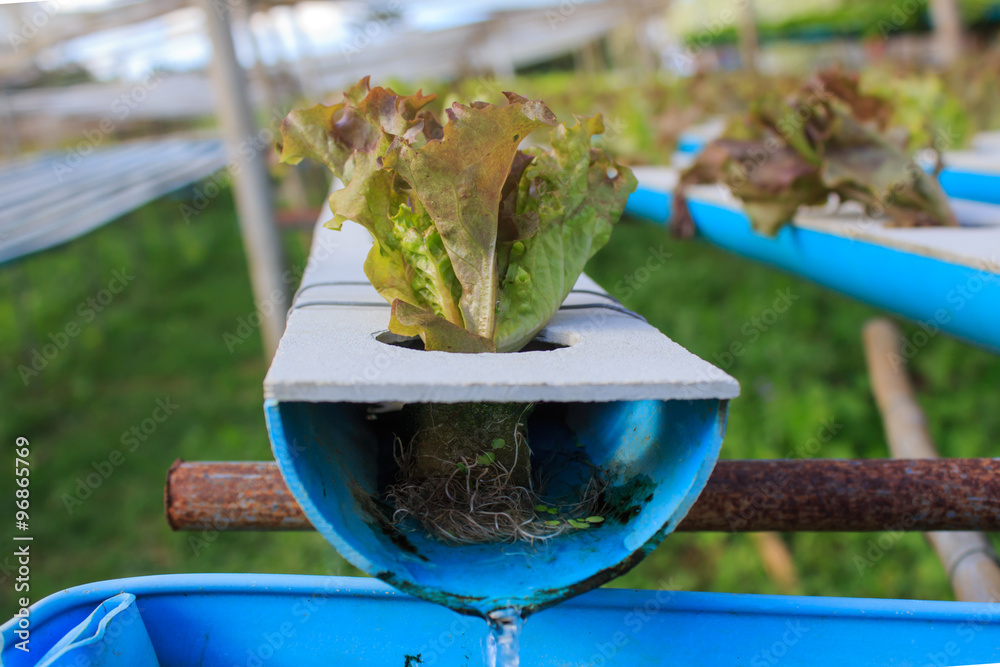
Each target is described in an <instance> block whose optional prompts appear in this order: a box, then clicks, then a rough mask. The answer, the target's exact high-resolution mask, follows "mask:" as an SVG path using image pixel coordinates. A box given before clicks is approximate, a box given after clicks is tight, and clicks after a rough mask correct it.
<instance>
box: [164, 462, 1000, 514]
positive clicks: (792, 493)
mask: <svg viewBox="0 0 1000 667" xmlns="http://www.w3.org/2000/svg"><path fill="white" fill-rule="evenodd" d="M165 504H166V513H167V521H168V522H169V524H170V527H171V528H173V529H174V530H311V529H312V526H311V525H310V523H309V520H308V519H307V518H306V517H305V515H304V514H303V513H302V510H301V509H300V508H299V506H298V505H297V504H296V502H295V499H294V498H292V496H291V494H290V493H289V492H288V489H287V488H286V487H285V483H284V481H283V480H282V478H281V474H280V473H279V472H278V468H277V466H276V464H274V463H271V462H256V461H254V462H187V461H181V460H178V461H177V462H175V463H174V465H173V466H171V468H170V472H169V473H168V474H167V485H166V491H165ZM677 530H683V531H689V532H697V531H722V532H758V531H781V532H802V531H824V532H873V531H883V530H893V531H899V530H903V531H927V530H984V531H997V530H1000V459H915V460H909V459H791V460H774V461H762V460H760V461H759V460H755V461H736V460H729V461H719V463H718V465H716V467H715V470H714V471H713V472H712V476H711V478H710V479H709V481H708V485H707V486H706V487H705V490H704V491H703V492H702V494H701V496H699V498H698V501H697V502H696V503H695V504H694V507H692V508H691V511H690V512H689V513H688V515H687V517H685V518H684V520H683V521H682V522H681V524H680V526H679V527H678V528H677Z"/></svg>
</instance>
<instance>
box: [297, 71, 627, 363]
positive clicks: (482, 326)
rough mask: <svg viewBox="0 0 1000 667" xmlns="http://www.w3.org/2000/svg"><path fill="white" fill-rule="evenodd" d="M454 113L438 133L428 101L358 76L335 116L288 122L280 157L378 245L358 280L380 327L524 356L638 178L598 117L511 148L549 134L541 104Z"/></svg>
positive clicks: (436, 346) (449, 345)
mask: <svg viewBox="0 0 1000 667" xmlns="http://www.w3.org/2000/svg"><path fill="white" fill-rule="evenodd" d="M504 94H505V96H506V97H507V104H506V105H505V106H495V105H492V104H487V103H485V102H474V103H472V104H471V105H467V106H466V105H462V104H458V103H455V104H453V105H452V106H451V107H450V108H449V109H447V110H446V114H447V117H448V122H447V123H445V124H444V125H442V124H441V123H440V122H438V120H437V118H436V117H435V116H434V114H433V113H431V111H430V110H429V109H428V108H427V105H428V103H429V102H430V101H431V100H432V99H433V96H425V95H423V94H422V93H419V92H418V93H417V94H416V95H412V96H403V95H398V94H396V93H395V92H393V91H392V90H390V89H387V88H379V87H376V88H371V87H370V85H369V82H368V79H367V78H366V79H362V80H361V81H360V82H359V83H358V84H357V85H356V86H354V87H353V88H351V89H350V90H349V91H347V92H346V93H345V94H344V101H343V102H341V103H339V104H335V105H333V106H323V105H318V106H316V107H313V108H312V109H307V110H302V111H293V112H292V113H290V114H289V116H288V118H287V119H286V120H285V123H284V124H283V125H282V139H281V142H280V144H279V148H280V149H281V159H282V161H283V162H287V163H292V164H295V163H298V162H299V161H301V160H302V159H304V158H309V159H313V160H316V161H318V162H321V163H323V164H325V165H327V167H329V168H330V170H331V171H332V172H333V173H334V175H336V176H337V177H338V178H339V179H340V180H341V181H342V182H343V184H344V187H343V188H341V189H339V190H337V191H335V192H334V193H333V194H332V195H331V196H330V208H331V210H332V211H333V214H334V216H333V220H331V222H330V223H328V226H329V227H331V228H333V229H340V227H341V225H342V224H343V222H344V221H345V220H353V221H354V222H356V223H358V224H360V225H362V226H364V227H365V228H366V229H367V230H368V231H369V233H370V234H371V235H372V238H373V239H374V243H373V245H372V248H371V250H370V252H369V254H368V257H367V260H366V262H365V274H366V275H367V276H368V279H369V280H370V281H371V283H372V285H373V286H374V287H375V289H376V290H378V292H379V294H381V295H382V296H383V297H384V298H385V299H386V300H387V301H389V303H390V304H391V305H392V312H391V316H390V320H389V330H390V331H392V332H394V333H397V334H400V335H406V336H420V337H421V338H422V339H423V341H424V345H425V347H426V348H427V349H430V350H446V351H451V352H496V351H512V350H517V349H520V347H522V346H523V345H524V344H525V343H527V342H528V341H529V340H530V339H531V338H532V337H533V336H534V335H535V333H537V331H538V330H539V329H541V328H542V327H543V326H544V325H545V323H546V322H548V320H549V319H550V318H551V317H552V315H553V314H554V313H555V312H556V310H558V308H559V306H560V305H561V303H562V301H563V299H564V298H565V297H566V295H567V294H568V292H569V290H570V289H572V286H573V284H574V283H575V281H576V279H577V277H578V276H579V275H580V273H581V272H582V271H583V266H584V264H585V263H586V261H587V259H589V258H590V256H591V255H593V254H594V252H596V251H597V250H598V249H599V248H600V247H601V246H603V245H604V244H605V243H606V242H607V240H608V238H609V236H610V234H611V228H612V225H613V224H614V223H615V222H616V221H617V220H618V218H619V217H620V216H621V213H622V211H623V210H624V206H625V200H626V199H627V197H628V194H629V193H630V192H632V191H633V190H634V189H635V179H634V177H633V176H632V174H631V172H630V171H629V170H628V169H626V168H625V167H621V166H620V165H617V164H614V163H613V162H612V161H611V160H610V159H609V158H608V157H607V156H606V155H605V154H604V153H603V151H601V150H599V149H596V148H593V147H592V145H591V139H592V137H593V136H594V135H596V134H598V133H600V132H602V131H603V124H602V122H601V119H600V117H597V118H580V119H578V121H577V123H576V124H575V125H574V126H572V127H569V128H567V127H566V126H564V125H559V126H558V127H556V128H555V129H554V130H552V133H551V144H552V147H551V149H539V148H532V149H529V150H526V151H520V150H518V146H519V145H520V144H521V142H522V141H523V140H524V138H525V137H526V136H527V135H528V134H530V133H531V132H533V131H534V130H536V129H539V128H542V127H545V126H555V125H556V119H555V116H554V115H553V114H552V112H551V111H550V110H549V109H548V107H546V106H545V104H543V103H542V102H540V101H533V100H528V99H526V98H524V97H521V96H519V95H515V94H513V93H504Z"/></svg>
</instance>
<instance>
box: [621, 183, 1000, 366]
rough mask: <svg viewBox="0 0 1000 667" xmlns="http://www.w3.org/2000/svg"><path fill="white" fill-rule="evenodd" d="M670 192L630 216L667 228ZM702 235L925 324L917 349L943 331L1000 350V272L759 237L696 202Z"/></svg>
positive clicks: (846, 244)
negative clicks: (664, 225)
mask: <svg viewBox="0 0 1000 667" xmlns="http://www.w3.org/2000/svg"><path fill="white" fill-rule="evenodd" d="M671 201H672V197H671V195H670V194H667V193H663V192H657V191H655V190H650V189H647V188H643V187H640V188H639V189H638V190H637V191H636V192H635V193H633V194H632V196H631V197H630V198H629V201H628V205H627V206H626V208H625V211H626V213H628V214H630V215H634V216H637V217H640V218H643V219H645V220H649V221H651V222H656V223H659V224H667V223H668V221H669V218H670V205H671ZM688 206H689V209H690V211H691V214H692V216H693V217H694V220H695V224H696V227H697V229H698V236H699V237H700V238H703V239H705V240H707V241H709V242H710V243H713V244H715V245H717V246H719V247H720V248H725V249H726V250H730V251H732V252H734V253H736V254H738V255H742V256H743V257H747V258H750V259H754V260H757V261H760V262H764V263H765V264H769V265H771V266H775V267H778V268H780V269H784V270H786V271H790V272H792V273H795V274H797V275H799V276H802V277H803V278H806V279H808V280H811V281H813V282H815V283H818V284H820V285H823V286H825V287H829V288H831V289H834V290H836V291H838V292H841V293H843V294H846V295H848V296H851V297H854V298H856V299H859V300H861V301H864V302H865V303H868V304H871V305H873V306H876V307H879V308H884V309H885V310H888V311H891V312H893V313H896V314H898V315H901V316H903V317H906V318H909V319H911V320H913V321H915V322H917V323H919V324H920V325H921V329H922V331H918V332H916V333H914V334H913V336H912V340H910V341H907V345H909V346H910V348H906V347H905V346H904V352H906V351H907V350H908V349H914V350H915V349H917V348H919V347H922V346H923V345H925V344H926V343H927V341H928V340H929V339H930V338H931V337H933V336H934V335H935V334H936V333H937V332H938V331H945V332H947V333H949V334H952V335H954V336H957V337H959V338H962V339H965V340H968V341H970V342H973V343H976V344H978V345H981V346H983V347H985V348H987V349H989V350H993V351H1000V275H997V274H996V273H992V272H989V271H985V270H979V269H974V268H971V267H968V266H965V265H962V264H955V263H952V262H946V261H944V260H941V259H937V258H933V257H927V256H924V255H917V254H913V253H908V252H903V251H901V250H896V249H893V248H887V247H885V246H882V245H879V244H876V243H871V242H869V241H865V240H861V239H850V238H846V237H843V236H837V235H835V234H826V233H823V232H821V231H817V230H813V229H805V228H802V227H795V226H793V225H786V226H785V227H782V228H781V230H780V231H779V232H778V234H777V235H776V236H775V237H773V238H772V237H768V236H764V235H761V234H758V233H757V232H755V231H754V230H753V227H752V226H751V224H750V220H749V219H748V218H747V217H746V215H745V214H743V213H742V212H740V211H735V210H732V209H729V208H726V207H723V206H717V205H715V204H709V203H706V202H703V201H698V200H696V199H689V200H688Z"/></svg>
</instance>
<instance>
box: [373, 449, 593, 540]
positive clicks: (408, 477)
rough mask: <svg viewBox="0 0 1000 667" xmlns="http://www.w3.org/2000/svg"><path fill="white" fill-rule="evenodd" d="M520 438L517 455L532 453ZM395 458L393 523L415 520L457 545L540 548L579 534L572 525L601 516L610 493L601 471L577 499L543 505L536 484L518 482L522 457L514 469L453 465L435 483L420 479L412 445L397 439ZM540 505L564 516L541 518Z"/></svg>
mask: <svg viewBox="0 0 1000 667" xmlns="http://www.w3.org/2000/svg"><path fill="white" fill-rule="evenodd" d="M514 437H515V439H518V438H519V439H520V440H519V441H517V442H516V448H515V452H520V451H525V452H527V451H528V447H527V443H526V442H525V441H524V435H523V434H522V433H521V432H520V431H519V430H518V431H515V434H514ZM393 457H394V458H395V460H396V464H397V465H398V466H399V475H398V477H397V482H396V483H395V484H393V485H392V486H390V487H389V488H388V489H387V491H386V499H387V500H388V501H389V502H390V503H391V504H392V505H393V506H394V507H395V508H396V510H395V512H393V515H392V520H393V523H395V524H396V525H397V527H398V526H400V524H401V523H402V522H403V521H404V520H405V519H406V518H408V517H412V518H414V519H416V521H417V522H419V523H420V525H421V526H422V527H423V528H424V529H425V530H427V531H428V532H429V533H430V534H432V535H434V536H435V537H437V538H439V539H441V540H442V541H445V542H448V543H451V544H484V543H497V542H516V541H518V540H524V541H527V542H534V541H535V540H548V539H551V538H553V537H556V536H558V535H561V534H563V533H566V532H568V531H572V530H576V528H574V527H573V526H572V525H571V524H570V523H568V522H569V520H576V519H580V518H583V517H587V516H591V515H594V514H597V513H598V509H599V507H598V506H599V504H600V502H601V497H602V494H603V492H604V489H605V487H606V483H605V482H604V481H603V478H602V477H601V476H600V475H599V474H598V473H597V472H596V469H595V471H594V472H592V474H591V475H590V477H589V479H588V480H587V481H586V483H585V484H584V488H583V489H582V491H581V492H580V493H579V494H578V496H577V498H575V499H573V500H572V501H571V502H566V503H562V502H560V503H555V504H553V503H551V502H549V503H546V502H545V501H543V500H542V499H541V497H540V496H539V494H538V493H537V492H536V491H535V489H534V488H532V487H533V486H534V484H530V485H529V486H528V487H524V486H520V485H517V484H515V483H514V482H513V481H512V473H511V469H513V468H516V464H517V459H516V455H515V460H514V464H513V465H512V466H511V468H507V467H505V466H504V465H502V464H501V463H500V462H499V461H493V462H490V463H482V462H477V460H476V459H471V460H470V459H468V458H463V459H462V460H460V461H450V462H449V467H450V468H453V469H454V472H452V473H451V474H449V475H447V476H442V477H437V478H433V479H418V478H416V476H415V474H414V471H415V470H416V466H415V463H414V454H413V447H412V441H411V444H410V445H407V446H404V445H403V442H402V440H401V439H400V438H399V437H397V438H396V439H395V441H394V443H393ZM539 505H546V506H547V507H555V509H557V510H558V515H557V516H555V515H553V514H551V513H549V512H539V511H538V510H536V509H535V508H536V506H539Z"/></svg>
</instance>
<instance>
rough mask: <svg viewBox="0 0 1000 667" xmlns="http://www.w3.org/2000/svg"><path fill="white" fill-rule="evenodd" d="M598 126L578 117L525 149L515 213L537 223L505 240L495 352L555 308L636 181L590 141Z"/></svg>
mask: <svg viewBox="0 0 1000 667" xmlns="http://www.w3.org/2000/svg"><path fill="white" fill-rule="evenodd" d="M603 131H604V123H603V121H602V119H601V117H600V116H599V115H598V116H596V117H594V118H582V117H577V123H576V125H573V126H572V127H567V126H565V125H560V126H559V127H557V128H556V129H555V130H553V132H552V137H551V143H552V147H551V149H541V148H532V149H529V151H528V154H529V155H530V156H532V157H534V161H533V162H532V163H531V164H530V166H528V167H527V168H526V169H525V171H524V174H523V176H522V177H521V179H520V187H519V189H518V193H517V194H518V199H517V214H518V215H519V216H523V217H525V218H528V219H532V220H536V221H537V222H536V224H537V230H536V231H535V232H534V234H533V235H531V236H530V237H528V238H525V239H523V240H522V239H514V240H513V241H511V242H510V243H509V244H508V249H507V251H506V254H507V255H508V257H509V260H508V263H507V267H506V270H505V271H504V278H503V285H502V287H501V290H500V306H499V311H498V313H499V320H500V325H499V327H498V328H497V333H496V343H497V350H498V351H499V352H507V351H511V350H518V349H520V348H522V347H523V346H524V345H525V344H526V343H527V342H528V341H530V340H531V339H532V338H534V336H535V334H537V333H538V330H539V329H541V328H542V327H543V326H544V325H545V323H546V322H548V321H549V320H550V319H551V318H552V316H553V315H555V313H556V311H557V310H558V309H559V306H560V305H562V302H563V300H564V299H565V298H566V295H567V294H569V292H570V290H572V289H573V285H574V284H575V283H576V280H577V278H578V277H579V276H580V274H581V273H582V272H583V267H584V265H585V264H586V263H587V260H588V259H590V258H591V257H592V256H593V255H594V253H596V252H597V251H598V250H599V249H600V248H601V247H603V246H604V244H605V243H607V242H608V239H610V238H611V229H612V226H613V225H614V223H615V222H616V221H617V220H618V218H620V217H621V214H622V212H623V211H624V210H625V202H626V200H628V196H629V194H631V193H632V192H633V191H634V190H635V188H636V179H635V176H633V175H632V172H631V170H629V169H628V168H626V167H620V166H616V165H613V164H612V162H611V160H610V159H609V158H608V157H607V155H605V154H604V153H603V151H598V150H594V149H592V148H591V138H592V137H593V136H594V135H597V134H600V133H601V132H603ZM609 173H610V174H613V175H609Z"/></svg>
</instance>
